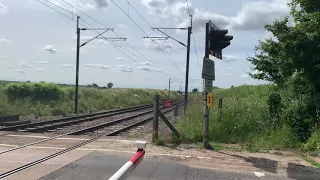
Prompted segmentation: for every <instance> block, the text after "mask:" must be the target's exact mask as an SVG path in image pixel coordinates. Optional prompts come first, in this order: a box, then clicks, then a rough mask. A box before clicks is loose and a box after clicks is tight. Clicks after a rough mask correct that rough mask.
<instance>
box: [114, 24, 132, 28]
mask: <svg viewBox="0 0 320 180" xmlns="http://www.w3.org/2000/svg"><path fill="white" fill-rule="evenodd" d="M117 26H118V27H119V28H121V29H129V27H128V26H127V25H125V24H117Z"/></svg>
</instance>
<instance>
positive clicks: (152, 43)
mask: <svg viewBox="0 0 320 180" xmlns="http://www.w3.org/2000/svg"><path fill="white" fill-rule="evenodd" d="M143 41H144V45H145V46H146V47H147V48H150V49H153V50H155V51H164V50H165V49H172V44H168V43H166V42H163V40H151V39H143Z"/></svg>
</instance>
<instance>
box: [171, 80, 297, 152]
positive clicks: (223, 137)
mask: <svg viewBox="0 0 320 180" xmlns="http://www.w3.org/2000/svg"><path fill="white" fill-rule="evenodd" d="M271 90H272V85H259V86H253V85H252V86H250V85H243V86H239V87H233V88H230V89H220V90H214V92H213V94H214V106H213V107H211V108H210V116H209V138H210V141H213V142H217V143H229V144H233V143H238V144H241V145H243V146H244V147H245V148H246V149H247V150H250V151H266V150H268V149H284V148H299V147H301V144H300V143H299V141H298V140H297V139H296V138H295V137H294V136H293V133H292V131H291V129H290V128H289V127H287V126H279V127H277V128H272V120H271V118H270V117H269V114H268V106H267V98H268V95H269V93H270V92H271ZM219 97H222V99H223V105H222V119H221V121H219V120H218V109H217V108H218V107H217V102H218V98H219ZM202 99H203V98H202V97H199V98H198V101H197V102H195V103H194V104H193V105H191V106H190V107H189V109H188V110H187V112H186V115H185V117H182V118H181V120H180V121H179V122H178V123H177V124H176V125H177V128H178V130H179V133H180V134H181V138H182V141H183V142H200V141H202V129H203V127H202V126H203V101H202Z"/></svg>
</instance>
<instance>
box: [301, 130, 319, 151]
mask: <svg viewBox="0 0 320 180" xmlns="http://www.w3.org/2000/svg"><path fill="white" fill-rule="evenodd" d="M305 149H306V150H308V151H318V152H319V153H320V131H316V132H313V133H312V135H311V137H310V138H309V139H308V142H307V143H306V144H305Z"/></svg>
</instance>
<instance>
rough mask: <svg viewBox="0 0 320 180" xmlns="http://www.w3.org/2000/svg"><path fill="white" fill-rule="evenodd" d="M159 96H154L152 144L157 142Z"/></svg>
mask: <svg viewBox="0 0 320 180" xmlns="http://www.w3.org/2000/svg"><path fill="white" fill-rule="evenodd" d="M159 97H160V96H159V95H155V96H154V105H153V133H152V142H156V141H157V140H158V132H159Z"/></svg>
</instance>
